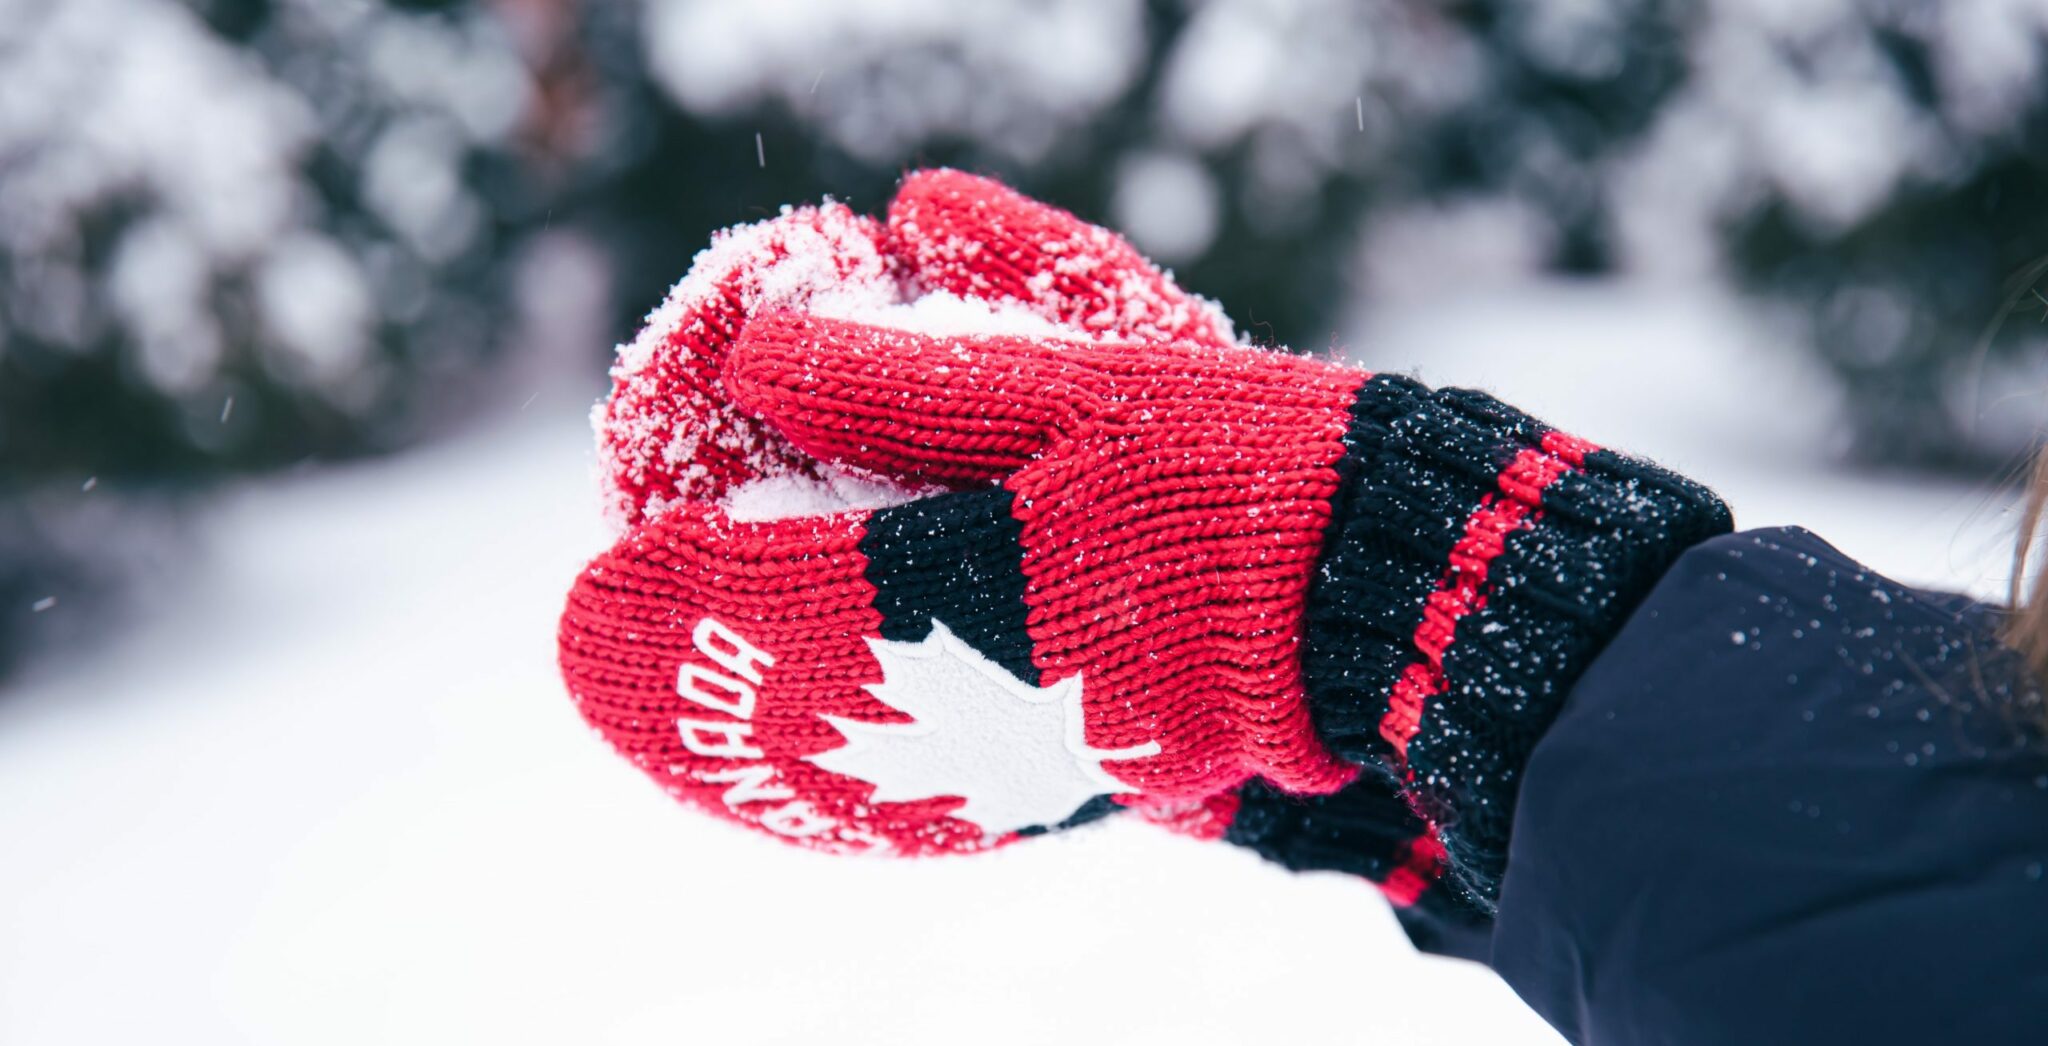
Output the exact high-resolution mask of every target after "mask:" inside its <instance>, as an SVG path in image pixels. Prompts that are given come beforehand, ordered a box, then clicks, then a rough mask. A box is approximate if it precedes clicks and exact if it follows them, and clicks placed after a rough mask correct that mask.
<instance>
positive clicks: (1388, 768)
mask: <svg viewBox="0 0 2048 1046" xmlns="http://www.w3.org/2000/svg"><path fill="white" fill-rule="evenodd" d="M1346 443H1347V447H1348V450H1347V452H1346V455H1345V458H1344V461H1343V462H1342V463H1341V464H1340V466H1339V468H1340V470H1341V471H1342V472H1343V473H1344V477H1345V478H1344V482H1343V486H1342V491H1341V493H1340V494H1339V495H1338V497H1337V499H1336V501H1335V503H1334V515H1333V520H1332V526H1331V528H1330V532H1329V538H1328V544H1327V548H1326V551H1325V553H1324V555H1323V558H1322V561H1321V563H1320V564H1319V569H1318V571H1317V574H1316V579H1315V582H1314V584H1313V586H1312V587H1311V590H1310V593H1309V610H1308V633H1307V635H1308V647H1307V653H1306V656H1305V658H1304V670H1305V673H1306V677H1307V681H1308V688H1309V692H1310V694H1311V698H1312V707H1313V712H1314V717H1315V722H1316V728H1317V732H1318V733H1319V734H1320V735H1321V737H1322V738H1323V740H1324V742H1325V743H1327V744H1328V745H1330V747H1331V748H1332V749H1334V750H1335V751H1337V752H1338V753H1339V754H1341V755H1343V756H1344V757H1345V758H1347V759H1351V760H1354V761H1357V762H1361V763H1365V764H1368V765H1370V766H1373V767H1375V768H1377V769H1378V770H1379V771H1380V772H1382V773H1385V774H1386V775H1388V777H1389V778H1390V780H1391V781H1393V782H1394V783H1395V784H1397V785H1399V786H1401V787H1403V788H1405V789H1407V790H1408V793H1409V795H1410V797H1411V800H1412V801H1413V802H1414V804H1415V806H1416V809H1417V810H1418V812H1419V813H1421V814H1422V815H1423V816H1424V817H1426V818H1427V819H1429V820H1430V821H1431V822H1433V823H1434V824H1436V825H1437V826H1438V829H1439V831H1440V833H1441V835H1442V839H1443V842H1444V846H1445V849H1446V852H1447V854H1448V856H1449V861H1450V870H1451V874H1452V875H1453V876H1454V877H1455V879H1456V881H1457V882H1458V883H1459V884H1460V885H1461V886H1462V887H1463V888H1464V889H1466V890H1467V891H1469V893H1470V894H1471V895H1472V897H1473V898H1474V899H1475V900H1476V901H1477V902H1478V903H1479V904H1481V905H1488V906H1490V905H1491V904H1492V902H1493V901H1494V900H1495V899H1496V898H1497V896H1498V891H1499V884H1500V877H1501V873H1502V871H1503V869H1504V866H1505V862H1506V855H1507V839H1508V833H1509V828H1510V825H1511V823H1512V820H1513V817H1514V799H1515V792H1516V789H1517V788H1518V786H1519V775H1520V773H1521V770H1522V767H1523V765H1524V764H1525V763H1526V761H1527V758H1528V754H1529V752H1530V750H1531V749H1532V748H1533V747H1534V746H1535V744H1536V741H1537V739H1538V738H1540V737H1541V735H1542V732H1543V730H1544V728H1545V727H1547V726H1548V725H1549V723H1550V721H1551V720H1552V719H1553V718H1554V717H1555V716H1556V713H1557V709H1558V707H1559V705H1560V703H1561V702H1562V701H1563V700H1564V697H1565V694H1566V693H1567V691H1568V690H1569V688H1570V686H1571V684H1572V682H1573V681H1574V680H1575V679H1576V678H1577V677H1578V675H1579V673H1580V672H1582V671H1583V670H1584V669H1585V667H1586V664H1587V663H1588V662H1589V661H1590V660H1591V658H1592V657H1593V656H1594V655H1595V654H1597V653H1598V651H1599V649H1600V647H1601V646H1602V645H1603V644H1604V643H1605V642H1606V641H1607V639H1608V638H1609V637H1611V636H1612V635H1613V634H1614V633H1615V632H1616V631H1617V630H1618V629H1619V628H1620V626H1621V624H1622V621H1623V620H1624V618H1625V617H1626V616H1627V614H1628V612H1629V611H1630V609H1632V608H1633V607H1634V606H1635V604H1636V603H1637V602H1638V601H1639V600H1640V599H1641V598H1642V596H1643V595H1644V594H1645V593H1647V592H1648V590H1649V588H1650V587H1651V585H1652V584H1654V583H1655V581H1656V580H1657V578H1658V577H1659V576H1660V575H1661V574H1662V573H1663V572H1664V570H1665V569H1666V568H1667V567H1668V566H1669V565H1670V563H1671V562H1672V561H1673V560H1675V559H1676V558H1677V556H1678V555H1679V554H1680V553H1682V552H1683V551H1684V550H1685V549H1687V548H1689V547H1691V546H1692V545H1694V544H1696V543H1698V542H1699V541H1701V540H1704V539H1705V538H1707V537H1710V536H1712V535H1714V534H1718V533H1722V532H1725V531H1727V530H1728V529H1729V528H1730V526H1731V521H1730V518H1729V515H1728V511H1727V508H1726V507H1725V506H1724V505H1723V504H1722V503H1721V502H1720V500H1719V499H1717V498H1716V497H1714V495H1713V494H1712V493H1711V492H1709V491H1707V490H1706V489H1705V488H1703V487H1700V486H1699V485H1697V484H1695V483H1692V482H1691V481H1689V480H1686V479H1684V478H1682V477H1680V476H1677V475H1675V474H1673V473H1670V472H1667V471H1665V470H1663V469H1660V468H1657V467H1655V466H1653V465H1649V464H1645V463H1642V462H1638V461H1635V460H1632V459H1629V458H1625V457H1622V456H1620V455H1618V454H1614V453H1612V452H1609V451H1605V450H1601V449H1599V448H1596V447H1594V446H1593V445H1591V444H1588V443H1586V442H1584V441H1583V440H1579V439H1576V438H1573V437H1569V436H1566V435H1564V434H1562V433H1559V432H1556V431H1554V430H1552V429H1549V428H1547V427H1546V426H1544V425H1542V424H1540V423H1538V422H1537V421H1535V420H1534V419H1532V418H1530V417H1529V416H1528V415H1526V414H1523V413H1521V412H1520V411H1517V410H1515V409H1513V408H1511V407H1509V406H1507V405H1505V404H1503V403H1501V402H1500V401H1498V400H1495V399H1493V398H1492V397H1490V396H1487V395H1485V394H1482V393H1477V392H1471V391H1467V390H1460V389H1447V390H1441V391H1431V390H1429V389H1426V388H1424V387H1423V386H1421V385H1420V384H1418V383H1416V382H1414V381H1411V380H1408V379H1404V378H1399V377H1394V376H1388V375H1381V376H1379V377H1376V378H1374V379H1373V380H1372V381H1371V382H1370V383H1368V384H1367V385H1366V386H1365V387H1364V388H1362V389H1361V390H1360V393H1359V396H1358V400H1357V402H1356V404H1355V405H1354V407H1353V411H1352V424H1351V428H1350V431H1349V433H1348V434H1347V436H1346Z"/></svg>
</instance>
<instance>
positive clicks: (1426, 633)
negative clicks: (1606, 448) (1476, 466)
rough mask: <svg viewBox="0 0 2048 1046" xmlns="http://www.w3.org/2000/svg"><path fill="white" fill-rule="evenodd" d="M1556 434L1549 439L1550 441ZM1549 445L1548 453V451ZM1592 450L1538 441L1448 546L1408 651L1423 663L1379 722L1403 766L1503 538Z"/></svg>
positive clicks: (1411, 670)
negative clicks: (1540, 445) (1414, 652)
mask: <svg viewBox="0 0 2048 1046" xmlns="http://www.w3.org/2000/svg"><path fill="white" fill-rule="evenodd" d="M1553 437H1555V439H1553ZM1553 447H1554V449H1553ZM1592 449H1594V448H1593V445H1592V444H1590V443H1586V442H1584V441H1583V440H1579V439H1576V438H1575V437H1571V436H1565V435H1563V434H1562V433H1555V432H1553V433H1549V434H1546V435H1545V436H1544V438H1543V450H1524V451H1522V452H1520V453H1518V454H1516V455H1515V459H1514V460H1513V461H1511V462H1509V463H1508V465H1507V467H1506V468H1503V469H1501V471H1500V476H1499V479H1498V480H1497V483H1498V485H1499V487H1500V492H1501V493H1502V494H1505V495H1507V496H1506V497H1500V496H1497V495H1495V494H1487V495H1486V496H1485V497H1483V498H1481V499H1479V505H1478V506H1477V507H1476V508H1474V509H1473V510H1472V514H1471V516H1469V517H1467V518H1466V520H1465V532H1464V534H1463V535H1462V536H1461V537H1459V539H1458V543H1457V544H1456V545H1454V546H1452V548H1451V555H1450V564H1449V566H1448V567H1446V569H1445V570H1444V575H1443V577H1442V578H1440V579H1439V580H1438V581H1437V585H1436V590H1435V591H1433V592H1431V593H1430V594H1429V598H1428V600H1427V601H1426V602H1425V603H1424V605H1423V609H1422V623H1421V624H1419V625H1417V626H1416V628H1415V639H1414V643H1415V648H1416V649H1418V650H1420V651H1422V656H1423V659H1422V660H1420V661H1416V662H1413V663H1411V664H1410V665H1409V666H1408V667H1407V668H1406V669H1405V670H1403V671H1402V673H1401V678H1400V679H1398V680H1396V681H1395V682H1394V690H1393V693H1392V694H1390V695H1389V696H1388V698H1387V712H1386V715H1384V716H1382V717H1381V719H1380V736H1381V737H1382V738H1384V739H1386V742H1387V743H1388V744H1389V745H1392V746H1393V748H1394V755H1395V758H1396V759H1397V760H1398V761H1399V762H1400V763H1401V764H1404V765H1405V764H1406V762H1407V759H1408V742H1410V741H1412V740H1414V739H1415V735H1416V733H1417V732H1418V731H1419V730H1421V729H1422V708H1423V705H1424V704H1425V703H1427V702H1428V700H1429V699H1430V698H1432V697H1435V696H1436V695H1438V694H1441V693H1443V691H1444V651H1445V650H1446V649H1448V648H1449V647H1450V645H1451V641H1452V640H1453V639H1454V638H1456V634H1457V628H1458V621H1459V620H1460V619H1462V618H1463V617H1465V615H1467V614H1470V613H1472V612H1474V611H1476V610H1479V609H1481V608H1482V607H1484V606H1486V575H1487V570H1488V568H1489V567H1490V565H1491V564H1492V563H1493V561H1494V559H1495V558H1496V557H1498V556H1499V555H1500V554H1501V551H1502V550H1503V549H1504V548H1506V547H1507V538H1508V535H1509V534H1512V533H1514V532H1515V531H1516V530H1517V529H1519V528H1521V527H1522V526H1524V525H1526V524H1527V523H1529V522H1530V521H1531V520H1533V519H1534V518H1535V517H1536V516H1538V515H1540V513H1541V510H1540V509H1538V508H1537V507H1536V506H1538V505H1540V504H1542V499H1543V491H1544V489H1545V488H1547V487H1549V486H1550V484H1552V483H1554V482H1556V480H1557V477H1559V476H1561V475H1563V474H1564V473H1565V472H1567V471H1569V470H1570V469H1572V468H1574V467H1576V466H1577V464H1578V462H1580V461H1583V460H1584V458H1585V454H1586V452H1587V451H1589V450H1592Z"/></svg>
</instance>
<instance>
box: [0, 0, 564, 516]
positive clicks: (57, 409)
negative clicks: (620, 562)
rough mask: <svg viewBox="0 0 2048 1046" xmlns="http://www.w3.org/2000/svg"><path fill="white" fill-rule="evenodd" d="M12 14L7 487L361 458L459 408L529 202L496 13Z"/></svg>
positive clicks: (4, 390)
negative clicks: (48, 479)
mask: <svg viewBox="0 0 2048 1046" xmlns="http://www.w3.org/2000/svg"><path fill="white" fill-rule="evenodd" d="M13 6H19V5H18V4H16V5H13ZM27 6H28V7H29V8H32V9H40V10H39V11H36V10H31V11H17V12H12V13H10V15H9V16H8V17H4V18H0V26H5V28H0V38H4V39H0V79H4V80H5V82H6V83H7V90H6V91H5V92H4V93H0V329H4V330H5V332H6V338H7V342H6V345H5V350H4V352H0V454H4V455H5V456H6V458H7V460H8V461H9V463H10V466H11V468H10V473H11V474H12V476H13V477H14V478H16V479H20V478H24V477H34V476H39V475H52V474H62V475H65V476H75V475H80V474H100V475H102V476H106V477H108V478H110V479H115V478H119V477H122V476H127V475H143V474H147V475H152V476H163V475H166V474H171V473H177V472H183V471H207V470H212V469H217V468H220V467H246V466H249V465H263V464H277V463H282V462H289V461H293V460H297V459H299V458H303V457H306V456H308V455H314V454H321V455H331V454H336V453H346V452H353V451H361V450H370V449H376V448H379V447H385V446H391V445H394V444H396V443H400V442H403V441H404V440H405V439H406V438H408V437H409V436H410V435H411V434H412V433H414V432H416V431H417V430H418V429H419V428H420V427H422V426H424V425H426V424H429V423H431V422H432V420H433V419H434V417H435V415H437V414H440V413H443V412H446V411H448V410H449V409H450V408H452V407H457V406H459V405H460V404H461V403H463V402H464V401H465V400H466V399H467V398H468V397H467V396H466V395H465V394H464V392H463V389H464V385H465V384H466V383H465V381H464V380H462V379H466V378H468V377H471V376H473V375H474V373H475V372H476V370H477V366H478V364H479V362H480V361H482V360H484V359H486V358H487V357H489V356H490V355H491V353H492V352H493V351H494V350H495V349H496V348H497V347H498V334H499V332H500V321H501V317H502V316H503V315H504V314H505V310H504V309H503V307H502V302H503V299H504V298H505V296H506V289H507V285H508V277H507V266H508V258H509V257H510V255H511V251H510V250H509V248H508V242H509V241H510V240H512V239H513V237H515V236H516V234H517V230H519V229H520V228H521V227H522V226H523V225H525V224H526V223H529V222H530V221H532V220H533V219H534V218H535V217H536V216H537V212H536V210H535V208H536V207H537V206H539V205H540V204H541V203H542V199H541V197H540V195H539V194H538V193H537V192H536V191H535V190H534V188H533V186H532V185H531V178H530V176H529V175H528V174H527V173H526V171H525V169H524V166H523V165H522V164H521V163H518V162H515V160H516V157H514V156H513V155H511V150H512V136H513V132H514V131H515V129H516V128H517V127H518V125H519V120H520V118H521V116H522V113H523V112H524V110H525V108H526V103H527V95H528V89H529V80H528V76H527V73H526V69H525V66H524V65H523V64H522V62H521V60H520V57H519V55H518V54H517V53H516V52H515V51H514V49H513V46H512V43H511V41H510V40H509V39H508V38H507V34H506V33H505V32H504V30H503V28H502V26H501V24H500V23H499V22H498V21H497V20H495V19H493V18H488V17H485V16H484V15H483V14H481V13H479V12H477V11H475V10H471V9H463V10H460V11H423V10H415V9H405V10H400V9H398V8H395V7H386V6H383V5H379V4H373V3H366V2H361V0H357V2H343V3H331V2H322V0H275V2H261V0H253V2H234V3H221V4H217V5H215V6H214V7H212V8H208V9H206V10H205V11H204V12H203V13H205V14H210V15H212V16H214V18H215V23H214V24H213V25H209V24H208V23H207V22H206V21H204V20H203V19H202V18H201V17H200V14H199V13H195V12H194V11H192V10H189V9H187V8H184V7H181V6H178V5H177V4H174V3H171V2H168V0H69V2H66V3H64V4H62V5H43V4H40V3H36V2H34V0H29V2H28V4H27ZM411 6H412V7H415V8H416V7H418V6H419V5H411Z"/></svg>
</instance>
